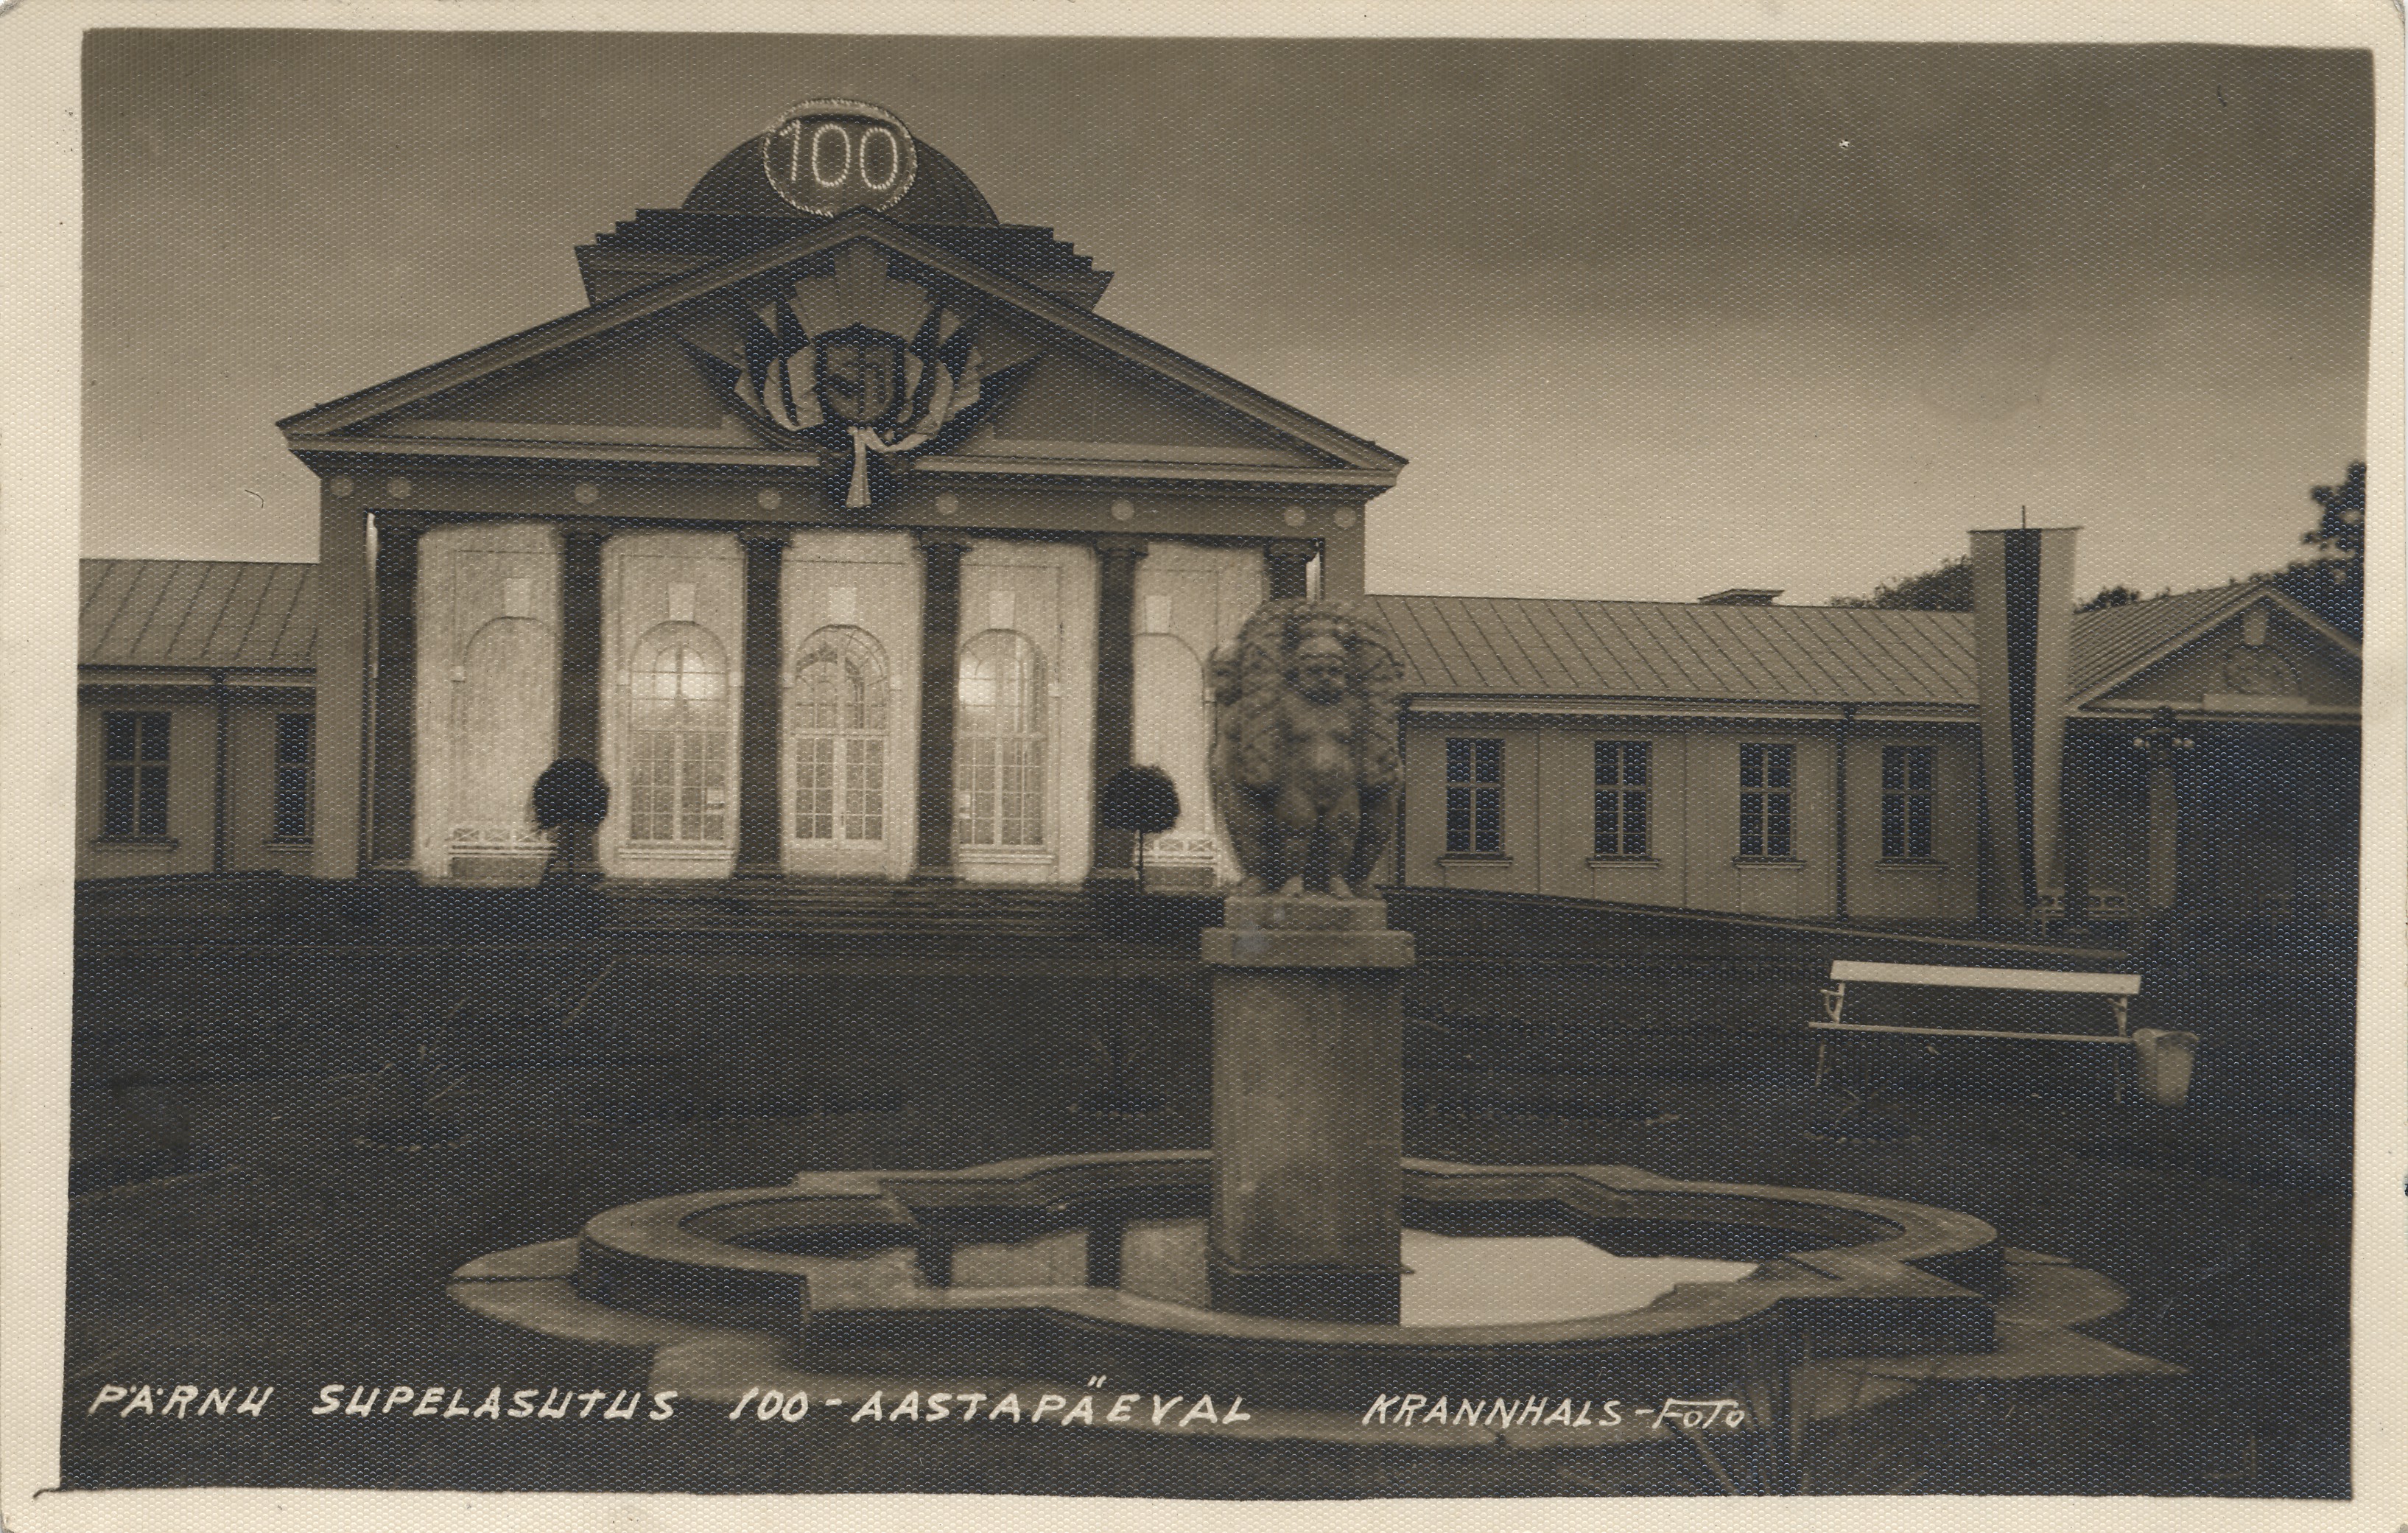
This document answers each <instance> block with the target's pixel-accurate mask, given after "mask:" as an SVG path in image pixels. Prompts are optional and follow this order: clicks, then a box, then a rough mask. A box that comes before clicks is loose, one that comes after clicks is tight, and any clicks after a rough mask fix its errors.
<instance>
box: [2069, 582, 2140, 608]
mask: <svg viewBox="0 0 2408 1533" xmlns="http://www.w3.org/2000/svg"><path fill="white" fill-rule="evenodd" d="M2144 599H2145V598H2144V597H2143V596H2142V595H2141V594H2140V593H2139V592H2138V591H2135V590H2133V589H2132V588H2131V587H2130V586H2128V585H2111V586H2109V587H2108V588H2107V589H2106V590H2104V591H2101V592H2100V593H2099V595H2095V596H2093V597H2091V598H2090V599H2089V600H2088V601H2086V602H2084V603H2082V604H2081V605H2080V606H2079V607H2076V608H2075V609H2074V610H2075V611H2077V612H2096V611H2099V610H2100V609H2102V608H2108V607H2129V606H2131V605H2132V604H2133V603H2134V602H2136V601H2142V600H2144Z"/></svg>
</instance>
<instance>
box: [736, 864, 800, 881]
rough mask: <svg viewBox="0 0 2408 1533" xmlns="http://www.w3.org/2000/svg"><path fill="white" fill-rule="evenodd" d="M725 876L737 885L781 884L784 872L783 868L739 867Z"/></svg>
mask: <svg viewBox="0 0 2408 1533" xmlns="http://www.w3.org/2000/svg"><path fill="white" fill-rule="evenodd" d="M727 876H728V877H729V878H730V879H732V880H734V881H736V882H738V883H750V884H761V883H782V882H784V881H785V879H786V870H785V869H784V868H783V867H743V866H741V865H739V866H738V867H736V868H735V870H734V871H732V872H730V873H729V874H728V875H727Z"/></svg>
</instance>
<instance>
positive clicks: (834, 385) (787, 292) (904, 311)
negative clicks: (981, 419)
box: [728, 243, 987, 510]
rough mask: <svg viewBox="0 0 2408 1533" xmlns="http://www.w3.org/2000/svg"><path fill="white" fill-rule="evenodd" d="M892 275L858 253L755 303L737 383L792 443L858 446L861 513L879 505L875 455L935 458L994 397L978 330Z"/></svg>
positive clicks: (851, 501) (855, 499)
mask: <svg viewBox="0 0 2408 1533" xmlns="http://www.w3.org/2000/svg"><path fill="white" fill-rule="evenodd" d="M891 265H892V262H891V259H890V257H889V256H888V253H887V252H886V251H883V250H881V249H879V248H878V247H877V246H875V245H870V244H867V243H861V244H853V245H848V246H845V247H844V248H842V249H841V250H839V251H836V252H835V254H834V256H833V258H832V268H831V269H830V270H829V271H828V272H827V273H825V274H824V275H821V276H815V277H803V278H798V279H795V280H794V281H793V282H792V283H791V284H789V285H788V286H786V287H785V288H784V289H782V290H780V291H777V292H773V293H771V294H768V295H767V296H765V297H762V298H760V299H758V300H756V301H753V302H751V303H748V304H747V305H746V306H745V309H744V313H743V317H742V322H741V324H742V331H743V337H742V346H743V358H742V362H741V365H740V366H739V367H738V369H737V371H736V372H735V374H734V376H733V377H732V378H731V379H730V380H728V383H729V387H730V389H731V390H732V392H733V393H734V394H735V395H736V397H737V399H738V401H739V402H740V403H742V404H743V405H744V407H745V408H747V409H750V410H751V411H753V414H754V415H756V416H757V417H759V418H760V419H761V420H763V421H765V422H767V423H768V424H769V425H771V426H773V427H774V428H776V429H777V431H779V432H780V433H781V434H784V435H787V436H790V437H795V438H797V439H798V440H809V441H813V442H818V443H824V444H826V445H829V446H832V447H840V444H842V443H844V442H848V441H849V442H850V444H851V446H852V450H853V478H852V480H851V481H850V483H849V484H848V486H847V489H846V494H845V502H844V503H845V505H846V506H847V507H848V508H850V509H853V510H860V509H864V508H866V507H867V506H868V505H869V503H870V480H871V471H870V466H871V463H872V461H873V460H872V454H876V455H877V456H879V457H891V456H894V455H896V454H899V453H906V452H910V451H915V450H917V449H918V448H920V447H922V446H925V444H926V443H927V442H928V441H929V440H930V439H931V438H933V437H936V436H937V435H938V434H939V432H941V431H943V430H944V429H945V428H946V427H947V426H949V425H952V424H953V423H957V422H959V421H962V420H963V419H965V418H966V417H967V416H968V413H969V412H970V411H972V410H973V409H975V408H977V407H978V406H979V404H980V403H981V401H982V399H983V398H984V397H985V389H984V381H985V379H986V376H987V375H986V369H985V368H984V366H983V365H982V361H981V358H980V356H979V351H978V346H977V342H976V336H975V334H974V331H975V326H974V325H973V324H971V323H970V322H969V321H968V319H967V318H965V317H964V316H963V315H962V314H960V313H958V312H956V311H955V310H954V309H953V308H950V307H948V306H947V305H946V304H944V303H943V302H941V301H940V300H939V298H938V297H937V295H936V294H933V293H931V292H930V291H929V290H928V288H927V287H925V285H923V284H921V283H919V282H914V281H910V280H908V279H903V278H898V277H896V276H895V275H894V274H893V272H892V270H891ZM728 360H733V359H728Z"/></svg>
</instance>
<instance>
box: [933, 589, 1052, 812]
mask: <svg viewBox="0 0 2408 1533" xmlns="http://www.w3.org/2000/svg"><path fill="white" fill-rule="evenodd" d="M959 702H960V707H959V708H958V709H957V710H956V719H957V724H956V738H955V742H954V746H953V787H954V792H955V802H957V803H958V804H959V805H960V811H959V824H958V826H957V833H958V838H959V843H960V844H961V845H963V846H966V847H979V846H991V847H1041V846H1043V845H1044V844H1045V755H1046V750H1045V745H1046V716H1045V714H1046V709H1045V660H1044V657H1043V656H1042V655H1039V653H1038V652H1037V646H1036V645H1034V644H1031V643H1030V642H1028V640H1027V639H1026V638H1023V637H1022V636H1021V635H1019V634H1016V633H1013V632H1012V631H1011V630H1010V629H1008V628H990V629H988V630H987V631H986V632H985V633H982V634H981V635H979V636H978V637H977V638H973V639H971V640H970V641H969V643H968V644H967V645H965V646H964V647H963V649H962V664H961V690H960V693H959Z"/></svg>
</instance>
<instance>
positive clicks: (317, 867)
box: [309, 480, 368, 879]
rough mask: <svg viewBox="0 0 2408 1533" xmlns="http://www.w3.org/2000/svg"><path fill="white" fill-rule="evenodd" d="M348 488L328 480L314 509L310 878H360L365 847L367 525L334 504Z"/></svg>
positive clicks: (355, 513)
mask: <svg viewBox="0 0 2408 1533" xmlns="http://www.w3.org/2000/svg"><path fill="white" fill-rule="evenodd" d="M350 494H351V481H350V480H329V481H328V483H327V486H326V488H325V490H324V492H323V494H322V499H321V500H320V502H319V507H318V645H317V652H316V654H315V657H314V658H315V661H316V667H317V669H316V675H317V693H316V698H315V702H314V705H313V707H314V711H315V712H316V714H317V723H316V725H315V726H314V729H313V731H312V745H311V750H312V752H313V753H314V754H315V755H316V757H317V760H316V762H315V763H314V765H313V766H312V768H311V769H312V770H313V771H314V772H315V773H316V774H317V784H318V801H317V803H316V804H315V805H314V806H312V809H311V815H310V826H309V871H310V872H311V873H312V874H314V875H315V876H317V877H319V878H322V879H349V878H355V877H357V876H358V874H359V871H360V864H361V861H362V852H363V847H364V843H365V841H366V835H365V834H364V833H365V831H366V826H365V825H364V824H362V818H363V817H362V813H361V809H362V807H363V805H364V804H365V802H366V786H367V777H366V772H365V771H364V769H363V768H364V766H365V762H364V760H363V752H362V749H361V747H362V745H363V743H364V742H365V741H366V738H367V707H366V702H367V684H366V683H367V654H368V647H367V637H368V521H367V516H366V513H365V512H363V511H361V510H359V509H356V508H355V507H351V506H345V505H341V504H339V501H340V500H341V499H342V498H344V497H346V496H348V495H350Z"/></svg>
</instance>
